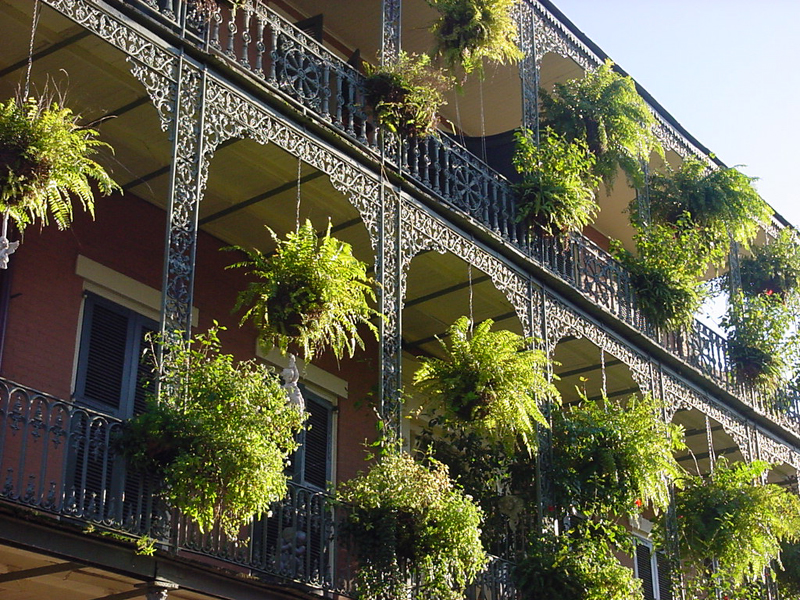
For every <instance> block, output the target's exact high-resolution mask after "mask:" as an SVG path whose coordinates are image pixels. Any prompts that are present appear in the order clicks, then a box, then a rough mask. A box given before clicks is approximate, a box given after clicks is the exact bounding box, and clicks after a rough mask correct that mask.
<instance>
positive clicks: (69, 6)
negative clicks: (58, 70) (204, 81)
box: [42, 0, 178, 77]
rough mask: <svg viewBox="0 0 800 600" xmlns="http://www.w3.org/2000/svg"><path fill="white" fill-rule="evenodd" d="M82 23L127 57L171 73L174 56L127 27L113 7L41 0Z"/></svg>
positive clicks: (75, 0) (74, 0) (70, 0)
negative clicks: (112, 9) (111, 8)
mask: <svg viewBox="0 0 800 600" xmlns="http://www.w3.org/2000/svg"><path fill="white" fill-rule="evenodd" d="M42 2H44V3H45V4H47V5H48V6H51V7H52V8H54V9H55V10H57V11H59V12H60V13H61V14H63V15H64V16H65V17H68V18H70V19H72V20H73V21H75V22H76V23H78V24H79V25H81V26H83V27H85V28H86V29H88V30H89V31H91V32H92V33H95V34H97V35H98V36H99V37H100V38H102V39H103V40H105V41H106V42H108V43H109V44H111V45H112V46H114V47H116V48H118V49H120V50H122V51H123V52H124V53H125V54H126V55H127V56H128V57H129V58H130V59H133V60H136V61H137V62H139V63H141V64H143V65H145V66H147V67H148V68H150V69H151V70H153V71H154V72H156V73H158V74H160V75H162V76H164V77H174V75H175V73H176V70H177V63H178V57H177V56H176V55H175V54H173V53H171V52H169V51H168V50H165V49H164V48H161V47H159V46H157V45H156V44H155V43H154V41H153V40H152V39H149V38H148V37H146V36H145V35H143V33H142V30H141V29H138V28H134V27H131V26H129V25H128V24H127V21H126V20H124V17H122V16H121V15H120V16H118V14H117V13H116V11H114V12H112V11H111V10H110V9H108V8H107V7H104V6H103V5H102V4H96V3H94V2H89V1H88V0H42Z"/></svg>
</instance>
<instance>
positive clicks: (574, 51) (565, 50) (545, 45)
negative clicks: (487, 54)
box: [529, 0, 603, 71]
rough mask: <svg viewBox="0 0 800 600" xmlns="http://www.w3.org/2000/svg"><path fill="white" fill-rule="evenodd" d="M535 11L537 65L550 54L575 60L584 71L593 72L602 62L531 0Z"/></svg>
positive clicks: (547, 12) (544, 9) (538, 4)
mask: <svg viewBox="0 0 800 600" xmlns="http://www.w3.org/2000/svg"><path fill="white" fill-rule="evenodd" d="M529 2H530V5H531V8H532V11H533V22H534V48H535V51H536V64H537V65H541V63H542V58H543V57H544V55H545V54H547V53H548V52H552V53H554V54H558V55H559V56H563V57H565V58H571V59H572V60H574V61H575V62H576V63H577V64H578V65H579V66H580V67H581V68H582V69H583V70H584V71H593V70H594V69H596V68H597V67H598V66H600V65H601V64H602V62H603V61H602V60H600V58H599V57H598V56H597V55H596V54H595V53H594V52H592V51H591V50H590V49H589V48H588V47H587V46H586V45H585V44H584V43H583V42H581V41H580V40H579V39H578V38H577V37H575V35H573V34H572V33H571V32H570V31H568V30H567V29H566V28H565V27H564V26H563V25H562V24H561V23H560V22H559V21H558V20H557V19H556V18H555V17H554V16H553V15H552V14H550V12H549V11H548V10H547V9H546V8H544V7H543V6H542V5H541V4H540V3H539V2H537V1H536V0H529Z"/></svg>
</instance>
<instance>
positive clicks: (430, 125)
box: [364, 52, 452, 138]
mask: <svg viewBox="0 0 800 600" xmlns="http://www.w3.org/2000/svg"><path fill="white" fill-rule="evenodd" d="M366 69H367V77H366V79H365V80H364V87H365V90H366V101H367V104H368V105H369V106H370V107H371V108H372V110H373V111H374V113H375V115H376V116H377V117H378V120H379V121H380V123H381V125H383V126H384V127H386V128H387V129H388V130H389V131H391V132H392V133H395V134H397V135H399V136H401V137H403V138H408V137H426V136H429V135H433V133H434V132H435V131H436V125H437V123H438V122H439V109H440V108H441V107H442V106H444V105H445V104H447V102H446V101H445V99H444V93H445V91H446V90H448V89H449V88H450V87H451V86H452V80H451V78H450V77H448V76H447V75H445V74H444V73H443V72H442V71H440V70H438V69H435V68H434V67H433V66H432V65H431V61H430V57H429V56H427V55H425V54H423V55H419V56H418V55H416V54H406V53H405V52H400V53H399V54H398V56H397V58H396V59H395V60H394V61H392V62H389V63H387V64H385V65H381V66H378V67H372V66H370V65H366Z"/></svg>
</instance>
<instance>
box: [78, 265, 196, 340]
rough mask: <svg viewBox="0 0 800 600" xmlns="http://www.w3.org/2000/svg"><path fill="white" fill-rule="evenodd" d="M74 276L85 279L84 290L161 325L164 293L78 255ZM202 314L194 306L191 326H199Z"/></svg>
mask: <svg viewBox="0 0 800 600" xmlns="http://www.w3.org/2000/svg"><path fill="white" fill-rule="evenodd" d="M75 274H76V275H78V277H82V278H83V289H84V291H87V292H93V293H95V294H97V295H98V296H102V297H104V298H106V299H107V300H111V301H112V302H116V303H117V304H119V305H120V306H124V307H125V308H129V309H131V310H132V311H134V312H137V313H139V314H140V315H142V316H145V317H147V318H149V319H152V320H153V321H155V322H156V323H160V322H161V291H160V290H157V289H155V288H153V287H150V286H149V285H145V284H144V283H141V282H139V281H136V280H135V279H133V278H132V277H128V276H127V275H123V274H122V273H119V272H117V271H115V270H114V269H110V268H108V267H106V266H104V265H101V264H100V263H99V262H96V261H93V260H92V259H91V258H87V257H85V256H83V255H78V260H77V263H76V265H75ZM199 320H200V311H199V310H198V309H197V308H195V307H192V327H197V325H198V323H199Z"/></svg>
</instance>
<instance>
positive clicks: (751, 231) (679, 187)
mask: <svg viewBox="0 0 800 600" xmlns="http://www.w3.org/2000/svg"><path fill="white" fill-rule="evenodd" d="M753 181H755V180H754V178H752V177H747V176H746V175H744V174H742V173H741V172H740V171H738V170H736V169H734V168H719V169H710V168H709V166H708V165H707V164H705V163H702V162H700V161H699V160H696V159H688V160H686V161H684V162H683V163H682V164H681V167H680V169H678V170H672V169H669V167H668V168H667V171H666V172H665V173H658V172H655V173H652V175H651V176H650V186H649V199H650V215H651V218H652V220H653V222H655V223H661V224H672V225H680V226H681V227H684V228H685V227H691V228H693V229H697V228H700V229H702V230H703V231H704V232H705V234H706V241H705V244H704V246H705V250H706V251H707V252H709V253H710V258H711V261H712V263H713V264H715V265H720V264H722V262H723V261H724V259H725V258H726V257H727V255H728V252H727V250H728V248H729V247H730V240H731V239H733V240H735V241H736V242H738V243H740V244H743V245H745V246H746V245H748V244H749V243H750V241H751V240H752V239H753V238H754V237H755V235H756V233H757V232H758V229H759V227H760V226H763V225H764V224H766V223H768V222H769V219H770V217H771V216H772V209H771V208H770V207H769V206H768V205H767V203H766V202H764V201H763V200H762V199H761V197H760V196H759V195H758V192H756V190H755V188H754V187H753ZM631 208H632V212H633V213H634V215H635V214H636V206H635V205H632V206H631Z"/></svg>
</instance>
